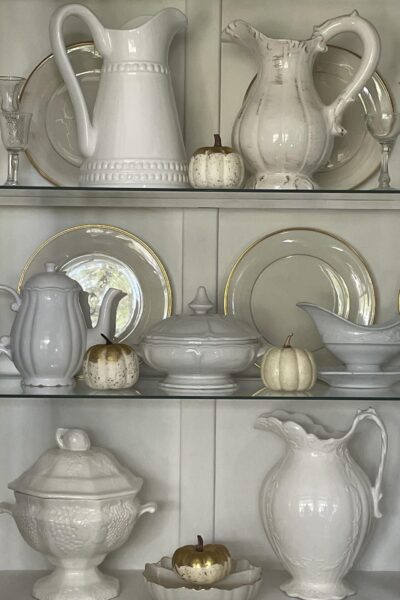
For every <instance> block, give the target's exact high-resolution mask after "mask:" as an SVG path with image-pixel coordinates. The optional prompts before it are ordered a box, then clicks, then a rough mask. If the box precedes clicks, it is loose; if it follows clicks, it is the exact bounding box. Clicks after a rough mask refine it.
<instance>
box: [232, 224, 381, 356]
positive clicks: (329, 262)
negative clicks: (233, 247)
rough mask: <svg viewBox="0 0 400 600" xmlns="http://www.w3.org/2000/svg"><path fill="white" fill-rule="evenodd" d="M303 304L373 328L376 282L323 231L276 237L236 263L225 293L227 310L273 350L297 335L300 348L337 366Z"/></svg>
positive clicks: (294, 231) (290, 232)
mask: <svg viewBox="0 0 400 600" xmlns="http://www.w3.org/2000/svg"><path fill="white" fill-rule="evenodd" d="M305 299H307V300H305ZM302 301H306V302H312V303H313V304H317V305H318V306H322V307H324V308H328V309H329V310H332V311H334V312H335V313H336V314H338V315H340V316H342V317H344V318H346V319H349V320H350V321H353V322H354V323H359V324H362V325H370V324H371V323H372V322H373V319H374V314H375V293H374V286H373V282H372V279H371V276H370V274H369V271H368V268H367V266H366V264H365V262H364V261H363V259H362V258H361V257H360V255H359V254H358V253H357V252H356V250H355V249H354V248H353V247H352V246H350V245H349V244H347V243H346V242H345V241H343V240H341V239H339V238H337V237H336V236H333V235H331V234H329V233H327V232H324V231H320V230H317V229H306V228H302V229H285V230H281V231H277V232H274V233H271V234H269V235H267V236H265V237H263V238H261V239H259V240H257V241H255V242H254V243H253V244H251V245H250V246H249V247H248V248H247V249H246V250H245V251H244V252H243V253H242V254H241V256H240V257H239V258H238V260H237V261H236V263H235V265H234V266H233V269H232V271H231V273H230V275H229V277H228V281H227V284H226V287H225V294H224V310H225V314H229V315H233V316H234V317H237V318H238V319H241V320H242V321H245V322H246V323H248V324H249V325H252V326H253V327H254V328H255V329H256V330H257V331H258V332H259V334H260V336H261V337H262V338H263V339H264V340H265V341H266V342H267V343H268V344H271V345H273V346H280V345H282V343H283V341H284V340H285V338H286V336H287V335H288V334H289V333H292V332H293V333H294V338H293V345H294V346H299V347H304V348H307V349H309V350H311V351H313V352H316V353H317V358H319V363H320V364H325V362H326V361H328V363H327V364H329V363H330V364H332V361H331V358H330V355H329V354H328V353H327V351H326V350H323V349H322V342H321V338H320V336H319V333H318V331H317V330H316V328H315V325H314V323H313V322H312V320H311V319H310V318H309V316H308V315H307V314H306V313H305V312H304V311H303V310H301V309H300V308H298V307H297V306H296V304H297V302H302Z"/></svg>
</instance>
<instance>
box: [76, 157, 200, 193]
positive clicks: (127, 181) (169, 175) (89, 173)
mask: <svg viewBox="0 0 400 600" xmlns="http://www.w3.org/2000/svg"><path fill="white" fill-rule="evenodd" d="M79 184H80V185H81V186H86V187H142V188H146V187H148V188H189V187H190V185H189V178H188V165H187V161H185V160H169V159H160V158H158V159H157V158H156V159H149V158H143V159H136V158H135V159H108V158H107V159H87V160H85V162H84V163H83V165H82V166H81V172H80V179H79Z"/></svg>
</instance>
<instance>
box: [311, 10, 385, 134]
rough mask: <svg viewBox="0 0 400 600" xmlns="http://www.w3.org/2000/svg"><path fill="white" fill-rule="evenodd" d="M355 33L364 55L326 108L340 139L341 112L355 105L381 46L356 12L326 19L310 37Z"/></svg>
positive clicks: (376, 33) (372, 29) (343, 132)
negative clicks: (355, 70) (356, 68)
mask: <svg viewBox="0 0 400 600" xmlns="http://www.w3.org/2000/svg"><path fill="white" fill-rule="evenodd" d="M344 32H354V33H356V34H357V35H358V36H359V38H360V39H361V41H362V43H363V48H364V49H363V56H362V59H361V62H360V66H359V68H358V71H357V73H356V74H355V77H354V79H353V80H352V81H351V82H350V83H349V84H348V86H347V87H346V88H345V89H344V90H343V92H342V93H341V94H340V95H339V96H338V97H337V98H336V100H334V101H333V102H332V104H330V105H329V106H327V107H326V111H327V114H328V119H329V123H330V127H331V130H332V133H333V135H337V136H342V135H344V134H345V133H346V130H345V129H344V127H343V126H342V125H341V120H342V117H343V113H344V111H345V109H346V107H347V105H348V104H349V103H350V102H354V100H355V98H356V96H357V94H358V93H359V91H360V90H361V89H362V87H363V85H364V84H365V83H366V82H367V81H368V79H369V78H370V77H371V76H372V75H373V73H374V71H375V69H376V65H377V64H378V61H379V57H380V52H381V43H380V38H379V34H378V32H377V30H376V29H375V27H374V26H373V25H372V24H371V23H370V22H369V21H367V20H366V19H363V18H362V17H360V16H359V14H358V12H357V11H356V10H355V11H353V12H352V13H351V14H350V15H343V16H341V17H337V18H335V19H329V20H328V21H325V23H322V25H319V26H317V27H315V28H314V34H313V37H318V36H321V37H322V38H323V40H324V42H327V41H328V40H329V39H330V38H332V37H333V36H335V35H338V34H339V33H344Z"/></svg>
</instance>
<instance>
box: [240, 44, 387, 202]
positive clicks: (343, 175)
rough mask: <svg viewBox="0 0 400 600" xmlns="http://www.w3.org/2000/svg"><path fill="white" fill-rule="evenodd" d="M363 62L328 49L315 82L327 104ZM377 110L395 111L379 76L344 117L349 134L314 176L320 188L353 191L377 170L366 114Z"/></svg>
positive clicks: (341, 50) (319, 61)
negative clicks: (352, 189)
mask: <svg viewBox="0 0 400 600" xmlns="http://www.w3.org/2000/svg"><path fill="white" fill-rule="evenodd" d="M360 60H361V59H360V57H359V56H357V54H354V53H353V52H350V51H349V50H346V49H345V48H339V47H338V46H328V52H325V53H321V54H318V56H317V58H316V61H315V65H314V82H315V87H316V89H317V92H318V93H319V95H320V97H321V100H322V101H323V102H324V103H325V104H330V103H331V102H333V100H335V98H337V96H338V95H339V94H340V93H341V92H342V90H343V89H344V88H345V87H346V86H347V84H348V83H349V82H350V81H352V80H353V79H354V76H355V74H356V72H357V70H358V67H359V66H360ZM253 81H254V80H253ZM252 83H253V82H252ZM249 88H250V86H249ZM249 88H248V90H249ZM248 90H247V92H246V94H247V93H248ZM245 97H246V95H245ZM375 110H376V111H378V112H392V111H393V110H394V109H393V103H392V100H391V97H390V94H389V91H388V89H387V87H386V85H385V83H384V81H383V80H382V78H381V77H380V76H379V75H378V73H374V75H373V76H372V77H371V79H370V80H369V81H368V82H367V83H366V84H365V85H364V87H363V89H362V90H361V92H360V93H359V94H358V96H357V98H356V101H355V102H353V103H350V104H349V105H348V107H347V109H346V112H345V113H344V117H343V121H342V123H343V126H344V128H345V129H346V130H347V134H346V135H345V136H343V137H337V138H335V144H334V147H333V151H332V154H331V156H330V159H329V161H328V163H327V164H326V165H325V166H324V167H323V168H321V169H320V170H319V171H318V172H317V173H315V174H314V176H313V178H314V179H315V181H316V182H317V183H318V185H319V186H320V187H321V188H323V189H328V190H329V189H331V190H332V189H351V188H354V187H357V186H359V185H361V183H363V182H364V181H365V180H366V179H368V178H369V177H370V176H371V175H372V174H373V173H374V172H375V171H376V170H377V169H378V167H379V164H380V156H381V152H380V147H379V144H377V142H376V141H375V140H374V139H373V137H372V136H371V135H370V134H369V133H368V131H367V128H366V123H365V115H366V113H367V112H373V111H375Z"/></svg>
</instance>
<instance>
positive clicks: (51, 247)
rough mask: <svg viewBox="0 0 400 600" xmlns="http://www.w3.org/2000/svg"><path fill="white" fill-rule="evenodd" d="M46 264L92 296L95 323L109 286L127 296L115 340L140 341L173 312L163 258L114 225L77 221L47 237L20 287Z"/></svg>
mask: <svg viewBox="0 0 400 600" xmlns="http://www.w3.org/2000/svg"><path fill="white" fill-rule="evenodd" d="M47 262H54V263H55V264H56V266H57V269H59V270H62V271H64V272H65V273H67V275H69V276H70V277H72V278H73V279H75V280H76V281H78V283H80V285H81V286H82V288H83V290H84V291H85V292H88V294H89V306H90V315H91V319H92V323H93V325H94V326H95V325H96V323H97V318H98V314H99V308H100V305H101V301H102V299H103V297H104V295H105V293H106V292H107V290H108V289H109V288H110V287H114V288H117V289H120V290H122V291H123V292H125V293H126V294H127V295H126V297H125V298H123V299H122V300H121V302H120V303H119V305H118V310H117V318H116V339H117V340H118V341H122V340H124V341H126V342H127V343H128V344H137V343H138V342H139V341H140V339H141V338H142V336H143V335H145V334H146V332H147V330H148V329H149V328H150V327H151V326H152V325H154V324H155V323H157V322H158V321H160V320H161V319H165V318H166V317H168V316H170V315H171V312H172V291H171V285H170V282H169V279H168V275H167V272H166V270H165V267H164V265H163V264H162V262H161V260H160V258H159V257H158V256H157V255H156V253H155V252H154V251H153V250H152V249H151V248H150V247H149V246H148V245H147V244H146V243H145V242H144V241H143V240H141V239H140V238H138V237H137V236H135V235H134V234H132V233H130V232H129V231H125V230H124V229H120V228H118V227H114V226H112V225H78V226H76V227H71V228H69V229H65V230H63V231H60V232H59V233H57V234H55V235H54V236H52V237H51V238H50V239H48V240H46V241H45V242H44V243H43V244H41V245H40V246H39V248H38V249H37V250H36V251H35V252H34V253H33V255H32V256H31V257H30V258H29V260H28V262H27V263H26V265H25V267H24V268H23V270H22V273H21V276H20V279H19V282H18V291H20V290H21V289H22V288H23V285H24V282H25V281H27V279H29V278H30V277H31V276H32V275H35V274H37V273H40V272H42V271H43V269H44V265H45V263H47Z"/></svg>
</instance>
